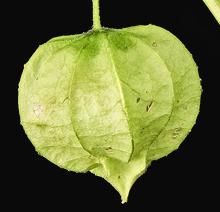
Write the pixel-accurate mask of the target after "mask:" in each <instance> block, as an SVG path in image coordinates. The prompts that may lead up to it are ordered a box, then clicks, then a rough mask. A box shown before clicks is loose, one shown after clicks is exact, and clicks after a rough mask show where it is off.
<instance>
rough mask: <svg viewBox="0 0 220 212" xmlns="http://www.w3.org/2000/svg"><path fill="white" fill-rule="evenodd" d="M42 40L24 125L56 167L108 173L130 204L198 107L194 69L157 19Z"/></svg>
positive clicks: (31, 68)
mask: <svg viewBox="0 0 220 212" xmlns="http://www.w3.org/2000/svg"><path fill="white" fill-rule="evenodd" d="M98 3H99V2H98V0H93V9H94V26H93V29H92V30H91V31H89V32H87V33H83V34H80V35H70V36H61V37H57V38H53V39H51V40H49V41H48V42H47V43H45V44H43V45H41V46H40V47H39V48H38V49H37V50H36V52H35V53H34V54H33V56H32V57H31V58H30V60H29V61H28V63H27V64H26V65H25V67H24V71H23V74H22V77H21V80H20V83H19V111H20V117H21V124H22V125H23V127H24V130H25V132H26V134H27V136H28V137H29V139H30V140H31V142H32V144H33V145H34V146H35V148H36V151H37V152H38V153H39V154H41V155H42V156H43V157H45V158H47V159H48V160H50V161H51V162H53V163H54V164H56V165H58V166H59V167H62V168H65V169H67V170H69V171H74V172H87V171H90V172H92V173H94V174H95V175H97V176H100V177H102V178H104V179H105V180H106V181H108V182H109V183H110V184H111V185H112V186H114V188H115V189H116V190H117V191H118V192H119V193H120V195H121V198H122V202H126V201H127V197H128V194H129V190H130V188H131V186H132V185H133V183H134V182H135V180H136V179H137V178H138V177H139V176H141V175H142V174H143V173H144V172H145V171H146V170H147V167H148V166H149V165H150V164H151V162H152V161H153V160H157V159H159V158H161V157H164V156H166V155H168V154H169V153H171V152H172V151H174V150H176V149H177V148H178V147H179V145H180V144H181V142H182V141H183V140H184V139H185V137H186V135H187V134H188V133H189V132H190V130H191V128H192V126H193V125H194V123H195V120H196V117H197V115H198V112H199V105H200V95H201V86H200V78H199V75H198V71H197V66H196V64H195V62H194V60H193V58H192V56H191V54H190V53H189V52H188V50H187V49H186V48H185V47H184V45H183V44H182V43H181V42H180V41H179V40H178V39H177V38H176V37H175V36H174V35H172V34H171V33H170V32H168V31H166V30H164V29H163V28H160V27H158V26H154V25H148V26H134V27H129V28H124V29H108V28H103V27H101V24H100V19H99V8H98Z"/></svg>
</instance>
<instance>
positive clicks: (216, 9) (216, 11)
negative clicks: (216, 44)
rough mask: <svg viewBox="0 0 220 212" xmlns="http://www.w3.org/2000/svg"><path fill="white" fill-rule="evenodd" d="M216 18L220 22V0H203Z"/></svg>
mask: <svg viewBox="0 0 220 212" xmlns="http://www.w3.org/2000/svg"><path fill="white" fill-rule="evenodd" d="M203 1H204V3H205V4H206V5H207V7H208V8H209V10H210V11H211V13H212V14H213V16H214V17H215V19H216V20H217V21H218V23H219V24H220V0H203Z"/></svg>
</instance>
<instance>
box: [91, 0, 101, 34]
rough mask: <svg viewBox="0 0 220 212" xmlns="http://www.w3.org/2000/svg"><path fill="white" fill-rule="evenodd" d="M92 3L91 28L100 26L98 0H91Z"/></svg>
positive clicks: (94, 28) (96, 28) (95, 28)
mask: <svg viewBox="0 0 220 212" xmlns="http://www.w3.org/2000/svg"><path fill="white" fill-rule="evenodd" d="M92 4H93V30H99V29H101V28H102V26H101V22H100V15H99V0H92Z"/></svg>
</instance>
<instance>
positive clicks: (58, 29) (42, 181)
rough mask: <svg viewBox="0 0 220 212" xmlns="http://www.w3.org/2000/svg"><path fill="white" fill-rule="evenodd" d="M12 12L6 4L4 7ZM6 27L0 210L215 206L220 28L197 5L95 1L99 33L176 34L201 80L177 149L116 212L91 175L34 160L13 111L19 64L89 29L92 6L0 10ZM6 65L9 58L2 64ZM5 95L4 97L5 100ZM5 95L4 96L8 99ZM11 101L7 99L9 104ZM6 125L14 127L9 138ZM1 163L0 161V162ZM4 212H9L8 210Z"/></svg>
mask: <svg viewBox="0 0 220 212" xmlns="http://www.w3.org/2000/svg"><path fill="white" fill-rule="evenodd" d="M9 4H10V3H9ZM1 9H2V10H5V11H6V14H5V15H4V18H2V22H3V25H2V27H5V33H3V36H5V38H4V40H3V42H2V43H3V44H6V47H7V48H6V49H7V50H6V52H7V53H6V56H7V55H8V56H10V57H9V60H8V61H7V73H9V75H10V76H9V77H10V80H8V82H12V80H11V79H12V77H15V81H13V85H10V84H9V83H7V88H8V90H10V89H9V87H10V88H12V89H11V90H12V94H10V100H11V101H12V102H13V104H10V105H11V106H12V108H11V107H8V108H10V113H9V115H8V117H10V118H12V120H13V121H10V122H9V121H8V117H7V121H8V122H7V123H9V124H6V128H7V130H8V132H9V133H8V134H7V139H6V140H5V139H4V143H6V142H7V145H9V146H8V147H7V148H3V149H2V153H5V156H4V160H3V161H4V162H3V164H6V166H5V167H4V168H5V172H4V173H6V181H3V184H5V185H6V189H5V190H4V197H5V200H6V201H4V202H8V204H7V207H8V208H9V207H16V208H17V209H28V210H29V211H31V210H32V209H41V210H42V211H44V208H45V207H46V206H49V207H50V209H51V210H50V211H52V210H53V209H60V210H62V211H65V209H67V208H69V209H71V208H72V209H71V211H74V210H76V207H80V208H81V210H83V209H85V207H88V206H89V207H90V208H91V210H94V209H95V208H96V209H97V210H103V211H104V210H128V209H131V210H137V211H138V210H139V211H140V210H144V211H149V210H154V211H159V208H161V207H162V209H163V210H167V209H175V210H176V211H179V210H181V209H183V208H185V209H186V210H190V209H192V208H194V209H199V208H204V209H205V207H207V209H211V207H213V206H214V205H215V204H216V203H217V202H216V201H217V198H216V197H217V196H216V195H214V191H215V190H217V186H218V183H217V181H215V178H216V177H217V176H216V175H217V173H216V172H217V170H218V168H219V165H218V166H217V165H216V164H215V162H216V161H217V158H218V155H217V154H218V153H214V152H215V150H216V149H217V143H218V142H219V138H217V137H216V134H217V133H218V127H217V125H216V124H215V122H214V121H215V120H216V119H217V114H218V102H217V100H216V98H218V90H219V89H218V72H219V71H220V66H219V61H220V53H219V54H217V50H218V51H219V49H220V26H219V25H218V23H217V21H216V20H215V19H214V18H213V16H212V15H211V13H210V12H209V11H208V9H207V8H206V6H205V5H204V4H203V2H202V1H200V0H185V1H171V0H166V1H164V0H157V1H147V0H146V1H144V0H135V1H133V0H131V1H128V0H101V18H102V24H103V26H105V27H111V28H122V27H127V26H132V25H140V24H142V25H147V24H149V23H151V24H155V25H159V26H161V27H164V28H166V29H167V30H169V31H171V32H172V33H173V34H175V35H176V36H177V37H178V38H179V39H180V40H181V41H182V42H183V43H184V44H185V45H186V47H187V48H188V49H189V51H190V52H191V53H192V54H193V56H194V59H195V61H196V63H197V64H198V66H199V74H200V77H201V78H202V85H203V90H204V92H203V95H202V103H201V112H200V115H199V117H198V120H197V124H196V125H195V127H194V128H193V130H192V132H191V133H190V135H189V136H188V137H187V139H186V140H185V141H184V143H183V144H182V145H181V147H180V148H179V149H178V150H177V151H175V152H174V153H172V154H171V155H169V156H168V157H166V158H162V159H160V160H158V161H156V162H153V163H152V165H151V167H150V168H149V169H148V171H147V173H146V174H144V175H143V176H142V177H140V178H139V179H138V180H137V182H136V183H135V185H134V186H133V188H132V189H131V193H130V196H129V202H128V203H127V204H125V205H121V203H120V197H119V195H118V194H117V192H116V191H115V190H114V189H113V188H112V187H111V186H110V185H109V184H108V183H106V182H105V181H104V180H102V179H101V178H98V177H95V176H93V175H92V174H75V173H71V172H68V171H65V170H63V169H60V168H58V167H57V166H55V165H53V164H52V163H50V162H49V161H47V160H46V159H44V158H42V157H41V156H39V155H38V154H37V153H36V152H35V151H34V148H33V146H32V145H31V143H30V142H29V140H28V139H27V137H26V135H25V133H24V132H23V129H22V127H21V126H20V125H19V115H18V110H17V87H18V82H19V79H20V75H21V73H22V69H23V64H24V63H26V62H27V60H28V59H29V57H30V56H31V55H32V54H33V52H34V51H35V50H36V48H37V47H38V45H40V44H42V43H44V42H46V41H47V40H49V39H50V38H52V37H55V36H59V35H68V34H79V33H82V32H85V31H87V30H89V29H90V28H91V26H92V4H91V0H72V1H65V0H64V1H59V2H55V1H51V2H49V1H47V2H46V1H45V2H43V1H42V2H40V1H29V2H26V3H22V2H21V1H20V2H13V3H11V5H7V6H6V5H5V7H2V8H1ZM5 60H7V57H6V58H5ZM6 93H7V92H6ZM213 94H215V97H214V95H213ZM8 95H9V94H8V93H7V96H8ZM12 95H13V98H12ZM11 123H14V124H15V129H14V130H13V131H12V127H11ZM2 155H3V154H2ZM6 211H8V210H6Z"/></svg>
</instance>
